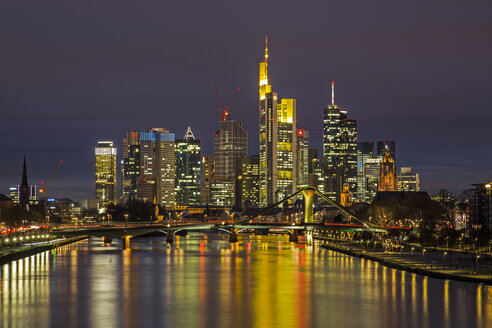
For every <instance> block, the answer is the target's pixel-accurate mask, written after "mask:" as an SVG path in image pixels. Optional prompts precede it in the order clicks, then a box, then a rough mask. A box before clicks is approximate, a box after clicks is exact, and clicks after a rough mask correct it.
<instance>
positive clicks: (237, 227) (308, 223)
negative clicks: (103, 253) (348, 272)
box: [51, 187, 388, 248]
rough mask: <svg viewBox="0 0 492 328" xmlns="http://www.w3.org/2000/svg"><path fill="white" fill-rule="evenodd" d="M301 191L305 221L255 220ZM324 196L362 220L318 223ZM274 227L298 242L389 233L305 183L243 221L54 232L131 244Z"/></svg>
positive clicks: (234, 236)
mask: <svg viewBox="0 0 492 328" xmlns="http://www.w3.org/2000/svg"><path fill="white" fill-rule="evenodd" d="M299 194H301V195H302V196H303V198H304V221H303V222H302V223H300V224H296V223H292V222H255V219H256V218H257V217H258V216H260V215H262V214H264V213H266V212H268V211H269V210H271V209H273V208H275V207H277V206H279V205H281V204H283V203H284V202H286V201H288V200H289V199H291V198H293V197H296V196H297V195H299ZM315 195H316V196H318V197H321V198H322V199H323V200H325V201H326V202H328V203H329V204H331V205H332V206H334V207H336V208H337V209H339V210H340V211H342V212H343V213H345V214H346V215H348V216H349V217H350V218H352V219H353V220H354V221H356V222H358V223H359V224H324V223H314V207H313V202H314V196H315ZM272 229H274V230H276V231H283V232H286V233H287V234H288V235H289V241H292V242H297V241H298V236H299V235H300V234H305V235H306V237H307V242H308V243H310V242H312V234H313V230H315V229H317V230H330V229H331V230H337V229H338V230H343V229H350V230H351V231H369V232H370V233H372V234H373V236H375V237H378V236H379V235H377V234H381V233H386V232H387V231H388V228H385V227H377V226H375V225H374V224H372V223H370V222H367V221H366V220H365V219H362V218H360V217H358V216H357V215H356V214H355V213H353V212H352V211H350V210H349V209H347V208H346V207H344V206H342V205H341V204H339V203H337V202H335V201H333V200H332V199H330V198H329V197H327V196H325V195H323V194H322V193H321V192H319V191H318V190H317V189H315V188H314V187H305V188H302V189H300V190H299V191H297V192H295V193H293V194H292V195H290V196H288V197H286V198H284V199H282V200H281V201H279V202H277V203H275V204H272V205H270V206H268V207H266V208H265V209H263V210H262V211H260V212H258V213H257V214H256V215H254V216H251V217H249V218H247V219H245V220H241V221H227V222H226V221H224V222H190V223H182V222H178V223H174V222H169V223H145V224H138V223H130V224H124V223H120V224H113V225H106V226H101V225H94V226H73V227H64V228H57V229H53V230H52V231H51V234H52V235H54V236H57V237H60V236H61V237H74V236H82V235H87V236H95V237H103V238H104V240H105V241H107V242H111V240H112V239H113V238H119V239H122V240H123V241H124V242H123V247H124V248H126V247H128V246H129V242H130V238H132V237H137V236H142V235H146V234H149V233H152V232H156V231H159V232H161V233H164V234H165V235H166V242H168V243H172V242H173V240H174V235H175V234H183V233H184V234H186V233H187V232H188V231H189V230H194V231H197V230H200V231H210V230H215V231H223V232H226V233H228V234H229V241H230V242H237V241H238V233H242V232H250V231H255V232H260V231H263V232H268V231H271V230H272Z"/></svg>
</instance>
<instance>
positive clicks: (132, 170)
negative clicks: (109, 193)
mask: <svg viewBox="0 0 492 328" xmlns="http://www.w3.org/2000/svg"><path fill="white" fill-rule="evenodd" d="M174 153H175V138H174V134H173V133H170V132H169V131H168V130H167V129H163V128H152V129H149V130H148V131H146V132H134V131H130V132H128V133H127V135H126V138H124V139H123V162H122V163H123V165H122V167H123V172H122V194H123V196H124V197H127V198H128V199H138V200H141V201H144V202H155V203H156V204H159V205H161V206H174V205H175V190H174V189H175V186H174V184H175V159H174V155H175V154H174Z"/></svg>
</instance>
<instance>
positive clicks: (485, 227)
mask: <svg viewBox="0 0 492 328" xmlns="http://www.w3.org/2000/svg"><path fill="white" fill-rule="evenodd" d="M472 186H473V189H472V190H471V193H470V199H469V201H470V204H469V220H470V224H469V227H470V228H471V229H472V230H481V231H485V232H492V182H486V183H476V184H473V185H472Z"/></svg>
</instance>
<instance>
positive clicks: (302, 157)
mask: <svg viewBox="0 0 492 328" xmlns="http://www.w3.org/2000/svg"><path fill="white" fill-rule="evenodd" d="M296 163H297V170H296V171H297V182H296V184H297V188H303V187H307V186H308V185H309V173H310V172H309V169H310V166H311V161H310V157H309V131H308V130H304V129H297V161H296ZM311 173H312V171H311Z"/></svg>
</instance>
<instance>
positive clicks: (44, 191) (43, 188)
mask: <svg viewBox="0 0 492 328" xmlns="http://www.w3.org/2000/svg"><path fill="white" fill-rule="evenodd" d="M62 164H63V161H60V162H59V163H58V166H57V167H56V169H55V172H53V175H52V176H51V178H50V179H49V180H48V183H46V184H44V182H43V181H41V189H39V192H40V193H42V194H44V204H43V205H44V208H45V213H46V214H47V213H48V210H47V201H48V188H49V187H50V186H51V183H52V182H53V180H54V179H55V177H56V174H57V173H58V170H59V169H60V167H61V165H62ZM48 223H49V218H48Z"/></svg>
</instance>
